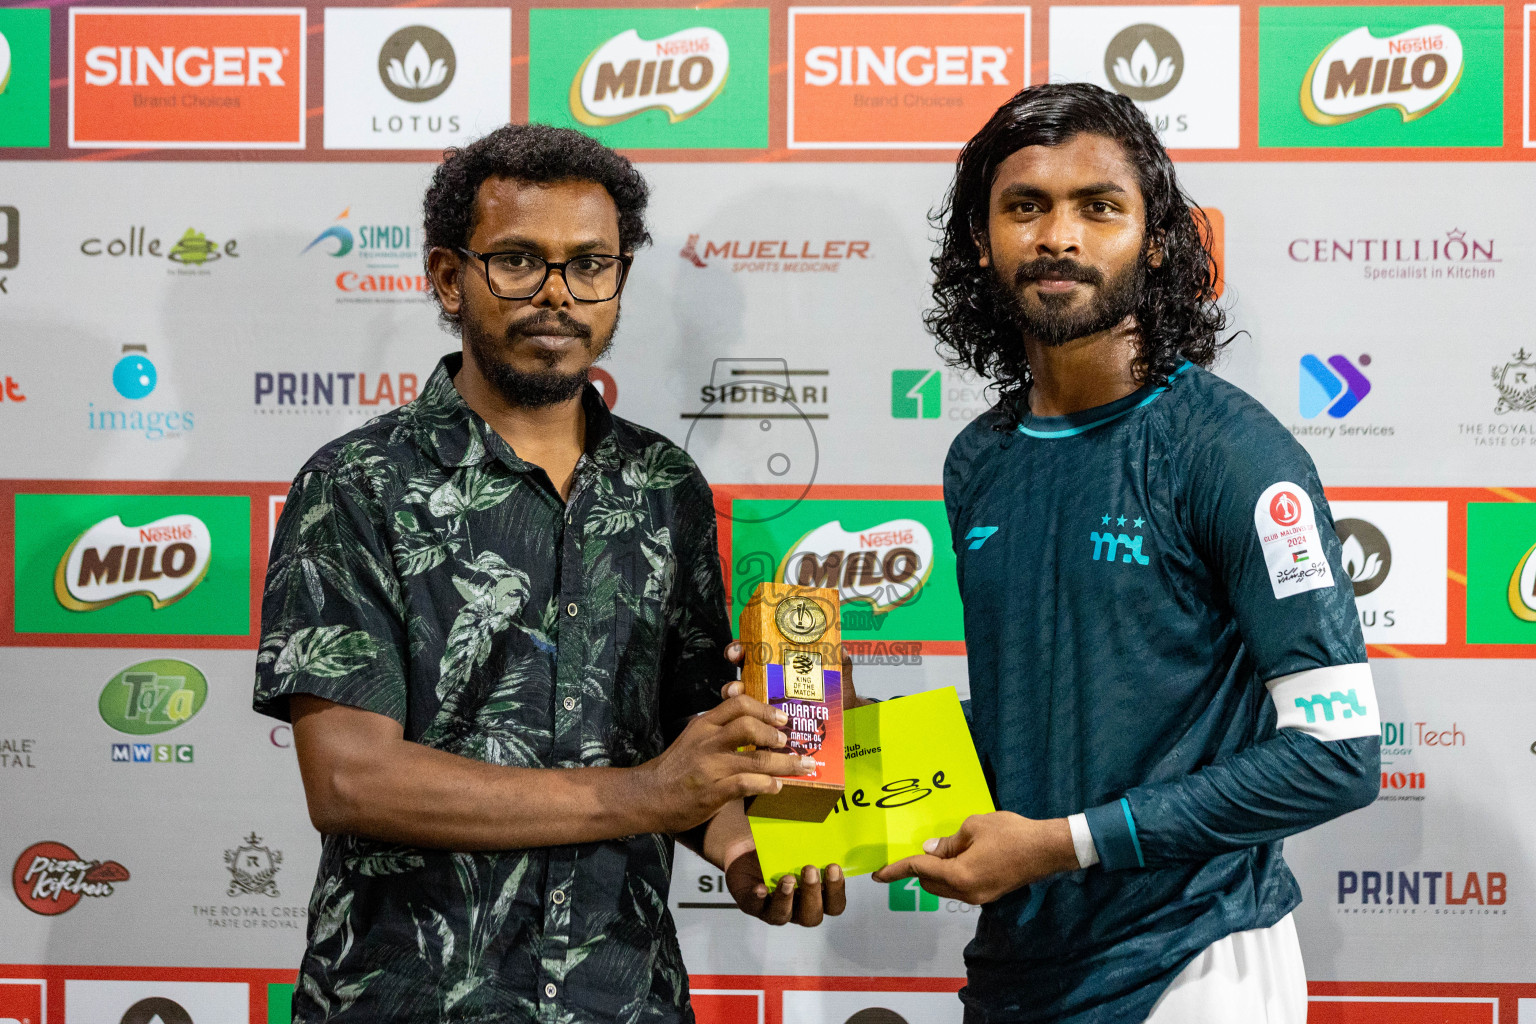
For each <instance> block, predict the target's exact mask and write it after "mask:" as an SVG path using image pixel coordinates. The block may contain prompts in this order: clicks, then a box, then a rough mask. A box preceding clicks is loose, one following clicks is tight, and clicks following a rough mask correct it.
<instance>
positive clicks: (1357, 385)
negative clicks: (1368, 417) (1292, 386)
mask: <svg viewBox="0 0 1536 1024" xmlns="http://www.w3.org/2000/svg"><path fill="white" fill-rule="evenodd" d="M1370 364H1371V357H1370V356H1368V355H1363V356H1361V357H1360V358H1359V360H1358V361H1357V362H1353V363H1352V362H1350V361H1349V359H1348V358H1347V357H1346V356H1341V355H1333V356H1329V357H1328V362H1327V363H1324V362H1323V361H1322V360H1321V359H1319V358H1317V356H1314V355H1311V354H1310V353H1309V354H1307V355H1304V356H1302V357H1301V391H1300V403H1299V404H1300V406H1301V414H1302V415H1303V416H1305V417H1306V418H1307V419H1309V420H1310V419H1314V418H1316V417H1317V416H1318V415H1320V414H1322V413H1323V412H1327V413H1328V415H1329V416H1332V417H1333V418H1334V419H1336V420H1337V419H1343V418H1344V417H1345V416H1348V415H1349V414H1350V413H1351V412H1353V411H1354V409H1355V406H1357V405H1359V404H1360V402H1361V400H1362V399H1363V398H1365V396H1366V395H1368V394H1370V393H1371V382H1370V380H1369V379H1368V378H1367V377H1366V376H1365V374H1363V373H1361V372H1360V369H1359V368H1360V367H1361V366H1369V365H1370Z"/></svg>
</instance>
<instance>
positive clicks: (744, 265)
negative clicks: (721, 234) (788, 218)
mask: <svg viewBox="0 0 1536 1024" xmlns="http://www.w3.org/2000/svg"><path fill="white" fill-rule="evenodd" d="M701 237H702V236H700V235H697V234H693V235H689V236H688V241H687V243H685V244H684V245H683V248H682V249H681V250H680V251H679V252H678V255H679V256H681V257H682V258H683V259H685V260H687V261H688V262H689V263H691V264H693V265H694V266H695V267H699V268H700V269H703V268H705V267H708V266H710V265H711V264H717V265H718V264H726V265H728V266H729V267H730V268H731V273H733V274H741V273H748V274H762V273H767V274H835V273H837V272H838V270H839V268H841V267H843V266H845V265H847V264H848V263H849V262H850V261H853V260H868V259H869V258H870V255H869V247H870V244H871V243H869V242H867V241H852V240H843V239H821V240H812V239H801V240H799V241H789V240H787V239H743V238H732V239H725V240H722V241H714V240H710V241H702V242H701V241H700V238H701Z"/></svg>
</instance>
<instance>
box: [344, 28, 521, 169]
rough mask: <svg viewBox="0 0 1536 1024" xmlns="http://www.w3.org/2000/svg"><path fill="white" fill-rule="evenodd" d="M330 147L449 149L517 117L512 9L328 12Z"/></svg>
mask: <svg viewBox="0 0 1536 1024" xmlns="http://www.w3.org/2000/svg"><path fill="white" fill-rule="evenodd" d="M325 30H326V31H325V148H326V149H441V148H443V147H444V146H448V145H455V144H461V143H464V142H468V141H470V140H471V139H475V138H478V137H479V136H481V135H483V134H485V133H486V132H489V131H491V130H492V129H495V128H499V127H500V126H501V125H503V124H506V123H507V122H508V121H510V120H511V119H512V72H511V68H512V15H511V12H510V11H509V10H506V9H504V8H503V9H497V8H490V7H486V8H459V9H453V8H438V9H423V8H412V9H409V10H404V9H396V8H384V7H372V8H369V7H350V8H349V7H328V8H326V11H325Z"/></svg>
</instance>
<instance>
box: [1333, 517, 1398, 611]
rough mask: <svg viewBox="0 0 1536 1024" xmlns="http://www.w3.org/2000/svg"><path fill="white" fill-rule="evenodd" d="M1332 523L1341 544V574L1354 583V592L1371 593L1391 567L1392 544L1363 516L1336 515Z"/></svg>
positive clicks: (1361, 595) (1356, 594)
mask: <svg viewBox="0 0 1536 1024" xmlns="http://www.w3.org/2000/svg"><path fill="white" fill-rule="evenodd" d="M1334 525H1335V528H1336V529H1337V531H1338V534H1339V540H1340V541H1341V542H1343V545H1344V549H1343V551H1342V553H1341V557H1342V559H1343V562H1344V575H1346V576H1348V577H1349V581H1350V582H1351V583H1352V584H1354V588H1355V596H1356V597H1364V596H1365V595H1367V594H1370V593H1374V592H1375V591H1376V590H1377V589H1378V588H1380V586H1381V585H1382V584H1383V583H1385V582H1387V574H1388V573H1390V572H1391V571H1392V545H1391V544H1389V543H1387V536H1386V534H1384V533H1382V532H1381V531H1380V530H1378V529H1377V528H1376V527H1375V526H1374V525H1373V524H1371V523H1368V522H1366V521H1365V520H1364V519H1340V520H1339V521H1338V522H1337V523H1336V524H1334Z"/></svg>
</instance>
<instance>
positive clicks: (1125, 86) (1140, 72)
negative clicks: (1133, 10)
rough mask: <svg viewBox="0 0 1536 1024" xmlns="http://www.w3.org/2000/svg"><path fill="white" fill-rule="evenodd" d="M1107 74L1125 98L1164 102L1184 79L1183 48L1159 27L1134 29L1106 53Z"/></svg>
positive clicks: (1123, 32) (1119, 36) (1112, 43)
mask: <svg viewBox="0 0 1536 1024" xmlns="http://www.w3.org/2000/svg"><path fill="white" fill-rule="evenodd" d="M1104 74H1105V76H1106V77H1108V78H1109V81H1110V84H1111V85H1113V86H1114V87H1115V91H1116V92H1118V93H1120V95H1122V96H1127V97H1129V98H1130V99H1132V100H1135V101H1137V102H1139V103H1149V102H1151V101H1152V100H1158V99H1162V98H1163V97H1164V96H1166V95H1168V94H1169V93H1170V92H1172V91H1173V90H1174V88H1175V87H1177V86H1178V84H1179V79H1180V78H1182V77H1183V76H1184V48H1183V47H1181V46H1180V45H1179V41H1178V39H1176V38H1175V37H1174V35H1173V33H1172V32H1169V31H1168V30H1167V29H1165V28H1163V27H1162V26H1160V25H1132V26H1130V27H1129V28H1126V29H1122V30H1121V31H1120V32H1119V34H1117V35H1116V36H1115V38H1113V39H1111V40H1110V42H1109V46H1108V47H1107V48H1106V49H1105V50H1104Z"/></svg>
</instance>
